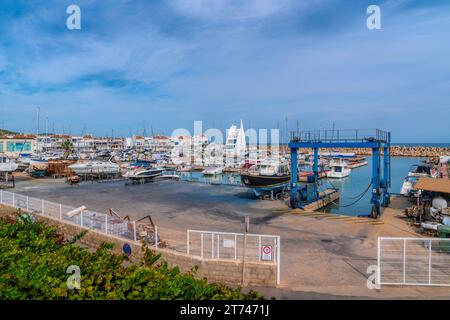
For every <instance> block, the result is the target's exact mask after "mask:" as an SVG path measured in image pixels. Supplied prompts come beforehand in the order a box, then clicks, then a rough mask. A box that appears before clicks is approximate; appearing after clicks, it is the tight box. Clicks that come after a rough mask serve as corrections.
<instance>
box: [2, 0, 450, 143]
mask: <svg viewBox="0 0 450 320" xmlns="http://www.w3.org/2000/svg"><path fill="white" fill-rule="evenodd" d="M70 4H77V5H79V6H80V7H81V13H82V30H75V31H69V30H67V28H66V24H65V22H66V18H67V14H66V8H67V6H68V5H70ZM370 4H377V5H379V6H380V7H381V10H382V11H381V12H382V29H381V30H372V31H370V30H368V29H367V27H366V19H367V17H368V15H367V14H366V9H367V7H368V6H369V5H370ZM449 39H450V1H448V0H442V1H438V0H420V1H417V0H386V1H381V0H371V1H366V0H352V1H348V0H247V1H245V0H241V1H237V0H167V1H143V0H134V1H131V0H129V1H125V0H115V1H107V0H104V1H93V0H70V1H61V0H58V1H56V0H48V1H45V2H44V1H33V0H28V1H24V0H23V1H19V0H2V1H1V2H0V121H2V123H4V124H5V127H6V128H7V129H11V130H17V131H22V132H30V131H34V130H35V124H34V122H35V110H36V106H40V107H41V114H42V116H41V119H42V121H41V127H44V126H45V120H44V119H45V117H48V118H49V124H50V127H52V126H53V123H54V125H55V128H56V130H57V131H61V132H62V131H64V132H68V131H69V129H70V131H71V133H74V134H81V133H82V132H90V133H93V134H96V135H105V134H106V133H107V132H109V133H111V130H112V129H114V132H115V134H116V135H119V134H120V135H129V134H130V133H142V131H143V127H144V125H145V126H146V127H147V132H150V128H151V127H153V129H154V131H155V132H163V133H166V134H170V133H171V132H172V130H174V129H176V128H187V129H190V130H192V126H193V121H194V120H202V121H203V122H204V125H203V126H204V128H209V127H216V128H219V129H224V128H227V127H229V126H230V125H231V124H232V123H235V124H238V123H239V120H240V119H243V121H244V125H245V126H246V127H249V126H251V127H254V128H269V129H270V128H276V127H277V123H279V124H280V126H281V125H283V126H284V123H285V118H286V117H287V118H288V125H289V126H290V127H291V128H292V129H294V127H296V121H297V120H299V121H300V126H301V127H302V128H303V129H320V128H331V126H332V123H333V121H335V123H336V127H337V128H346V129H347V128H375V127H378V128H381V129H386V130H391V131H392V134H393V137H394V140H395V141H397V142H450V125H449V119H450V41H449Z"/></svg>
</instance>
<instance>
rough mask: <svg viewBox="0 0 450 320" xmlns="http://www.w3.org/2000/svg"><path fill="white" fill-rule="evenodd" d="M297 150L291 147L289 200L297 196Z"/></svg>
mask: <svg viewBox="0 0 450 320" xmlns="http://www.w3.org/2000/svg"><path fill="white" fill-rule="evenodd" d="M297 181H298V177H297V148H292V147H291V199H295V198H296V196H297Z"/></svg>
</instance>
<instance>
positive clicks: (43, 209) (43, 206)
mask: <svg viewBox="0 0 450 320" xmlns="http://www.w3.org/2000/svg"><path fill="white" fill-rule="evenodd" d="M44 202H45V200H42V214H43V215H45V203H44Z"/></svg>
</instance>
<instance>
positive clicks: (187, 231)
mask: <svg viewBox="0 0 450 320" xmlns="http://www.w3.org/2000/svg"><path fill="white" fill-rule="evenodd" d="M186 236H187V249H186V250H187V255H189V252H190V248H189V245H190V244H189V241H190V240H189V230H186Z"/></svg>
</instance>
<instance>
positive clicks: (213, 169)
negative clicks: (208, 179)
mask: <svg viewBox="0 0 450 320" xmlns="http://www.w3.org/2000/svg"><path fill="white" fill-rule="evenodd" d="M223 169H224V168H223V167H222V166H209V167H206V168H205V170H203V171H202V174H203V175H204V176H215V175H218V174H222V173H223Z"/></svg>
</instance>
